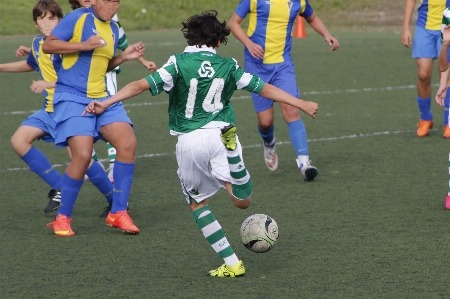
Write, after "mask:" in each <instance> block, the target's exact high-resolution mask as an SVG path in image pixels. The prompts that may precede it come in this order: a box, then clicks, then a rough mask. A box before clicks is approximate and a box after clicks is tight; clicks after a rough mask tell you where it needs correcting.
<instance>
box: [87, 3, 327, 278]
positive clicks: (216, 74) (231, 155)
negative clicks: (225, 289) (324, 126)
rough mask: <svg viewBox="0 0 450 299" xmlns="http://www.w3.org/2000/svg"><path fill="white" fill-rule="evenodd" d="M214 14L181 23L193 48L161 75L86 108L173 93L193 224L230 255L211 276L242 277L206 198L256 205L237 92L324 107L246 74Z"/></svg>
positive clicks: (172, 119)
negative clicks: (234, 99)
mask: <svg viewBox="0 0 450 299" xmlns="http://www.w3.org/2000/svg"><path fill="white" fill-rule="evenodd" d="M216 16H217V12H216V11H209V12H204V13H203V14H201V15H194V16H192V17H190V18H189V19H188V20H187V22H183V23H182V24H183V28H182V31H183V34H184V37H185V38H186V40H187V43H188V45H189V46H188V47H186V49H185V50H184V52H183V53H181V54H176V55H173V56H171V57H170V58H169V60H168V61H167V63H166V64H164V65H163V67H162V68H160V69H158V70H157V72H156V73H154V74H152V75H149V76H147V77H146V78H144V79H141V80H139V81H135V82H132V83H130V84H128V85H126V86H125V87H124V88H122V89H121V90H120V91H119V92H118V93H117V94H116V95H115V96H113V97H111V98H110V99H107V100H105V101H103V102H101V101H92V102H91V103H90V104H89V105H88V106H87V107H86V110H85V112H84V113H85V114H86V113H89V114H102V113H103V111H105V110H106V109H108V107H110V106H111V105H113V104H114V103H117V102H120V101H123V100H126V99H128V98H131V97H133V96H136V95H138V94H140V93H142V92H144V91H146V90H150V92H151V93H152V95H157V94H159V93H161V92H163V91H166V92H168V93H169V129H170V134H171V135H174V136H178V143H177V146H176V156H177V162H178V171H177V173H178V177H179V178H180V181H181V185H182V189H183V192H184V194H185V196H186V200H187V202H188V204H189V207H190V209H191V211H192V214H193V216H194V220H195V222H196V223H197V224H198V226H199V227H200V229H201V231H202V233H203V235H204V237H205V238H206V240H207V241H208V243H209V244H210V245H211V247H212V248H213V249H214V251H215V252H216V253H217V254H218V255H219V256H220V257H221V258H223V260H224V264H223V265H222V266H220V267H219V268H218V269H215V270H211V271H209V272H208V275H210V276H215V277H236V276H242V275H244V274H245V268H244V265H243V263H242V261H240V260H239V259H238V258H237V256H236V254H235V253H234V251H233V249H232V247H231V245H230V244H229V243H228V240H227V238H226V237H225V233H224V231H223V229H222V227H221V225H220V224H219V222H218V221H217V220H216V218H215V217H214V214H213V213H212V211H211V209H210V208H209V206H208V203H207V199H208V198H209V197H211V196H212V195H214V194H215V193H216V192H217V191H218V190H219V189H220V188H222V187H223V188H226V190H227V191H228V194H229V196H230V199H231V201H232V202H233V204H234V205H235V206H236V207H238V208H241V209H245V208H247V207H248V206H249V205H250V203H251V194H252V183H251V179H250V174H249V172H248V171H247V169H246V168H245V165H244V161H243V159H242V147H241V144H240V142H239V139H238V137H237V135H236V127H235V126H234V124H235V123H236V120H235V115H234V109H233V106H232V105H231V102H230V99H231V96H232V95H233V92H234V91H235V90H237V89H243V90H247V91H249V92H256V93H258V94H261V95H264V96H265V97H267V98H269V99H272V100H274V101H278V102H282V103H286V104H290V105H293V106H294V107H297V108H300V109H302V110H303V111H304V112H305V113H307V114H308V115H310V116H311V117H313V118H315V114H316V112H317V109H318V105H317V104H316V103H314V102H307V101H303V100H301V99H298V98H295V97H293V96H291V95H289V94H287V93H286V92H284V91H282V90H280V89H278V88H276V87H274V86H272V85H270V84H264V82H263V81H262V80H261V79H260V78H259V77H258V76H254V75H252V74H249V73H246V72H244V70H243V69H241V68H240V67H239V66H238V65H237V62H236V60H234V59H232V58H223V57H221V56H219V55H217V53H216V50H217V48H218V47H219V46H220V45H222V44H226V43H227V36H228V35H229V34H230V29H229V27H228V26H227V24H226V22H225V21H224V22H222V23H221V22H219V21H218V20H217V17H216ZM224 145H225V146H224Z"/></svg>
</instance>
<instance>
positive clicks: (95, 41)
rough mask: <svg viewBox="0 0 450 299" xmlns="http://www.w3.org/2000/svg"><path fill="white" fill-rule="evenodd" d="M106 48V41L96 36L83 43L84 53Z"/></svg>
mask: <svg viewBox="0 0 450 299" xmlns="http://www.w3.org/2000/svg"><path fill="white" fill-rule="evenodd" d="M101 47H106V41H105V40H104V39H103V38H102V37H101V36H98V35H92V36H91V37H90V38H88V39H87V40H86V41H85V42H83V50H84V51H92V50H94V49H96V48H101Z"/></svg>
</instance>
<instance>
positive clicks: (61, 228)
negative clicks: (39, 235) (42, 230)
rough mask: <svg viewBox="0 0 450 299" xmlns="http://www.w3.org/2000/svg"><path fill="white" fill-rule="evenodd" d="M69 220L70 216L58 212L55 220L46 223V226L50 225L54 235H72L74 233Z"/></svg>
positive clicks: (70, 219)
mask: <svg viewBox="0 0 450 299" xmlns="http://www.w3.org/2000/svg"><path fill="white" fill-rule="evenodd" d="M70 221H72V218H67V216H66V215H62V214H59V215H58V216H56V218H55V221H53V222H50V223H48V224H47V227H50V226H51V227H52V228H53V231H54V232H55V235H57V236H60V237H70V236H74V235H75V233H74V231H73V230H72V228H71V227H70Z"/></svg>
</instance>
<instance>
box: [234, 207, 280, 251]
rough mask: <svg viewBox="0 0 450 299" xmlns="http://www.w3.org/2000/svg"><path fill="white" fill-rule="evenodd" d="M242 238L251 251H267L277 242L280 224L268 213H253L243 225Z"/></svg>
mask: <svg viewBox="0 0 450 299" xmlns="http://www.w3.org/2000/svg"><path fill="white" fill-rule="evenodd" d="M241 240H242V244H244V246H245V247H246V248H247V249H248V250H250V251H253V252H257V253H263V252H267V251H269V250H270V249H272V248H273V247H274V246H275V244H276V243H277V240H278V225H277V223H276V222H275V220H274V219H273V218H272V217H270V216H268V215H265V214H255V215H251V216H250V217H248V218H247V219H245V220H244V222H243V223H242V225H241Z"/></svg>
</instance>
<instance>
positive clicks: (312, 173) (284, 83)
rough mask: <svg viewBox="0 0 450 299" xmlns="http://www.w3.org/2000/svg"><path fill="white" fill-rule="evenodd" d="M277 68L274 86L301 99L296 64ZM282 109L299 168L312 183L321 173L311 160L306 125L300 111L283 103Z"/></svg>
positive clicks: (305, 178) (282, 64) (286, 64)
mask: <svg viewBox="0 0 450 299" xmlns="http://www.w3.org/2000/svg"><path fill="white" fill-rule="evenodd" d="M276 67H277V69H276V74H275V75H274V77H273V79H272V84H273V85H275V86H277V87H278V88H280V89H282V90H284V91H286V92H287V93H289V94H291V95H293V96H295V97H297V98H300V92H299V90H298V88H297V79H296V76H295V69H294V64H293V63H292V62H285V63H280V64H278V65H277V66H276ZM280 108H281V113H282V114H283V117H284V120H285V121H286V123H287V124H288V129H289V136H290V139H291V143H292V146H293V147H294V150H295V154H296V155H297V159H296V161H297V166H298V167H299V169H300V171H301V173H302V177H303V180H304V181H312V180H314V178H315V177H316V176H317V175H318V174H319V172H318V170H317V168H316V167H314V166H312V165H311V162H310V160H309V146H308V138H307V134H306V128H305V125H304V123H303V120H302V119H301V117H300V111H299V110H298V109H297V108H295V107H292V106H290V105H287V104H281V103H280Z"/></svg>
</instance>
